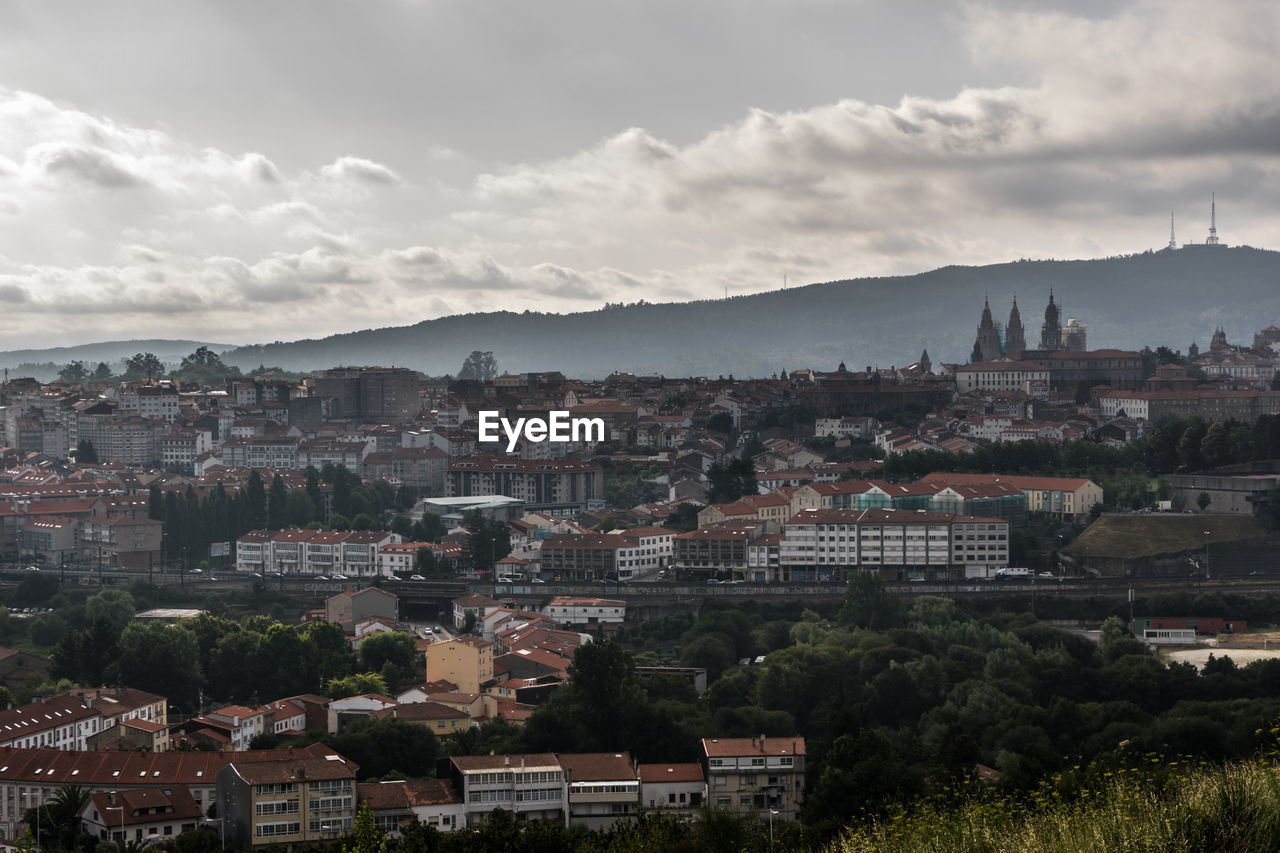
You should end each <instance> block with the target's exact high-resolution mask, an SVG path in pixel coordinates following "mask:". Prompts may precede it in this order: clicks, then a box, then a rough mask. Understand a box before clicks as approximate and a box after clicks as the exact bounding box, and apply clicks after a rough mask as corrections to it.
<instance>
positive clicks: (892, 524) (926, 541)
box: [778, 509, 1009, 581]
mask: <svg viewBox="0 0 1280 853" xmlns="http://www.w3.org/2000/svg"><path fill="white" fill-rule="evenodd" d="M779 564H780V565H779V572H780V573H781V575H782V577H781V578H778V579H779V580H784V581H785V580H797V579H813V578H815V577H816V579H820V580H821V579H839V578H841V577H843V575H844V574H845V573H846V572H847V570H850V569H862V570H874V571H877V572H879V574H880V575H881V577H883V578H885V579H887V580H908V579H910V578H926V577H930V576H935V577H948V576H950V575H952V574H956V575H958V576H959V577H975V576H988V575H991V574H993V573H994V572H995V571H996V570H997V569H1000V568H1003V567H1005V566H1007V565H1008V564H1009V522H1007V521H1005V520H1003V519H998V518H973V517H970V516H957V515H952V514H951V513H941V512H926V511H923V510H916V511H914V512H913V511H907V510H885V509H865V510H853V509H826V510H822V509H819V510H813V509H810V510H803V511H801V512H799V513H797V514H796V515H795V516H794V517H792V519H791V521H789V522H788V523H787V528H786V531H785V533H784V535H783V538H782V542H781V544H780V546H779Z"/></svg>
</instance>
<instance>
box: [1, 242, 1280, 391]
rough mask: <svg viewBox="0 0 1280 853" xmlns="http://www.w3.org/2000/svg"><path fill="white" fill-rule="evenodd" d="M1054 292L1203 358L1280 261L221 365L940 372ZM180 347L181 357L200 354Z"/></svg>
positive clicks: (566, 320)
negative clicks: (990, 325) (481, 364)
mask: <svg viewBox="0 0 1280 853" xmlns="http://www.w3.org/2000/svg"><path fill="white" fill-rule="evenodd" d="M1051 288H1052V290H1053V293H1054V298H1055V301H1056V302H1057V303H1058V304H1059V306H1060V307H1061V311H1062V320H1063V323H1064V324H1065V322H1066V320H1067V318H1070V317H1075V318H1078V319H1080V320H1082V321H1083V322H1085V323H1086V324H1087V325H1088V329H1089V346H1090V348H1092V349H1098V348H1104V347H1115V348H1125V349H1140V348H1141V347H1143V346H1152V347H1155V346H1160V345H1165V346H1169V347H1172V348H1174V349H1179V350H1185V349H1186V348H1187V346H1188V345H1189V344H1190V343H1191V342H1192V341H1196V342H1198V344H1199V345H1200V347H1201V348H1202V349H1203V348H1205V347H1207V346H1208V343H1209V337H1210V335H1212V333H1213V331H1214V329H1215V328H1216V327H1218V326H1221V327H1222V328H1224V329H1225V330H1226V333H1227V337H1228V339H1229V340H1231V341H1232V342H1243V343H1246V344H1247V343H1249V342H1251V341H1252V338H1253V334H1254V333H1255V332H1257V331H1258V330H1259V329H1261V328H1263V327H1265V326H1268V325H1271V324H1273V323H1275V324H1278V325H1280V253H1278V252H1273V251H1268V250H1261V249H1252V248H1248V247H1236V248H1226V247H1222V248H1203V247H1192V248H1184V249H1180V250H1176V251H1159V252H1146V253H1143V254H1138V255H1130V256H1126V257H1118V258H1106V259H1099V260H1074V261H1052V260H1051V261H1014V262H1010V263H1003V264H993V265H990V266H982V267H956V266H952V267H943V268H940V269H936V270H932V271H930V272H925V273H920V274H918V275H911V276H897V277H880V278H861V279H852V280H844V281H833V282H826V283H822V284H810V285H807V286H803V287H793V288H790V289H786V290H777V291H771V292H768V293H758V294H753V295H749V296H735V297H730V298H729V299H717V300H705V301H699V302H688V303H663V304H648V303H641V304H635V305H627V306H622V307H610V308H605V309H601V310H597V311H588V312H580V313H575V314H542V313H533V312H525V313H514V312H510V311H495V312H491V313H484V314H463V315H454V316H450V317H441V318H439V319H435V320H426V321H423V322H421V323H416V324H414V325H412V326H403V327H391V328H383V329H370V330H366V331H361V332H352V333H347V334H341V335H332V336H329V337H326V338H322V339H319V340H300V341H295V342H292V343H273V344H264V345H257V346H246V347H239V348H235V349H230V350H227V351H225V352H223V359H224V360H225V361H226V362H227V363H228V364H234V365H238V366H239V367H241V368H242V369H244V370H250V369H253V368H255V367H257V366H258V365H260V364H265V365H267V366H279V367H283V368H285V369H287V370H318V369H323V368H326V367H333V366H337V365H374V364H376V365H382V366H396V367H409V368H413V369H415V370H421V371H423V372H425V373H428V374H434V375H440V374H445V373H456V372H457V370H458V368H459V367H460V366H461V365H462V362H463V359H465V358H466V356H467V354H468V353H470V352H471V351H472V350H492V351H493V353H494V356H495V358H496V359H497V360H498V363H499V365H500V366H501V368H502V370H504V371H510V372H523V371H528V370H560V371H563V372H564V373H565V374H566V375H569V376H577V377H581V378H585V379H590V378H598V377H603V376H606V375H608V374H609V373H611V372H613V371H615V370H618V371H627V372H632V373H640V374H650V373H662V374H665V375H667V376H682V375H684V376H688V375H713V376H714V375H729V374H733V375H734V376H737V377H748V376H768V375H770V374H773V373H776V372H777V371H779V370H782V369H786V370H792V369H795V368H803V367H814V368H817V369H831V368H834V367H835V366H836V364H838V363H839V362H841V361H844V362H845V363H846V364H847V365H848V367H849V368H850V369H851V370H854V369H861V368H863V367H866V366H868V365H872V366H880V367H888V366H890V365H905V364H909V363H911V362H914V361H915V360H916V359H918V358H919V357H920V352H921V350H922V349H924V348H926V347H927V348H928V351H929V355H930V358H931V359H932V361H933V363H934V364H935V365H936V364H939V363H942V362H963V361H967V360H968V357H969V353H970V351H971V350H972V348H973V341H974V336H975V334H976V331H977V326H978V321H979V319H980V315H981V312H982V300H983V298H984V297H988V298H989V299H990V301H991V309H992V313H993V315H994V316H995V318H996V319H997V320H998V321H1001V322H1003V321H1006V320H1007V318H1008V315H1009V308H1010V305H1011V303H1012V300H1013V297H1014V296H1015V295H1016V296H1017V298H1018V308H1019V311H1020V313H1021V315H1022V322H1023V325H1024V326H1025V328H1026V337H1027V341H1028V343H1029V345H1034V344H1035V342H1037V341H1039V339H1040V325H1041V323H1042V322H1043V319H1044V308H1045V305H1046V304H1047V303H1048V299H1049V291H1050V289H1051ZM142 343H143V342H130V343H129V344H121V346H122V347H123V348H124V349H129V347H130V346H134V345H135V344H136V345H137V348H135V349H129V352H128V353H127V354H129V355H131V354H133V353H134V352H138V351H153V352H154V351H155V350H148V348H147V347H145V346H142V345H141V344H142ZM175 343H176V342H175ZM187 346H188V347H189V348H186V349H185V352H183V353H182V354H186V353H189V352H191V351H192V350H194V349H195V347H196V346H199V344H197V343H194V342H192V343H189V344H188V345H187ZM209 346H210V347H211V348H213V349H219V348H218V347H217V346H216V345H209ZM74 349H81V348H74ZM50 352H52V351H35V350H30V351H24V353H26V354H25V355H24V357H23V359H22V360H24V361H49V360H55V361H58V360H59V358H57V357H51V356H49V355H48V353H50ZM156 354H157V355H160V353H158V352H157V353H156ZM9 355H10V354H7V353H0V363H8V362H9V361H10V358H9ZM72 357H79V358H84V360H86V361H88V360H89V359H88V358H85V357H84V356H72ZM94 358H98V357H97V356H94ZM161 358H162V359H163V358H164V356H161ZM65 360H70V359H69V358H66V359H65Z"/></svg>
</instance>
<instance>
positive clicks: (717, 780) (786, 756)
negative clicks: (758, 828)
mask: <svg viewBox="0 0 1280 853" xmlns="http://www.w3.org/2000/svg"><path fill="white" fill-rule="evenodd" d="M702 754H703V758H702V764H703V769H704V770H705V771H706V778H707V800H708V802H707V804H708V805H709V806H711V807H712V808H716V809H725V810H728V811H734V812H740V813H748V814H758V815H760V817H762V818H764V819H766V820H767V819H768V818H769V817H770V815H771V813H773V816H775V817H777V818H778V819H779V820H799V819H800V807H801V805H802V804H803V802H804V738H802V737H773V738H764V737H760V738H754V737H753V738H703V739H702Z"/></svg>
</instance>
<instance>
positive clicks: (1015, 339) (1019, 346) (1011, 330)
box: [1004, 296, 1027, 356]
mask: <svg viewBox="0 0 1280 853" xmlns="http://www.w3.org/2000/svg"><path fill="white" fill-rule="evenodd" d="M1026 348H1027V338H1026V334H1025V333H1024V332H1023V330H1022V315H1021V314H1019V313H1018V297H1016V296H1015V297H1013V309H1012V310H1010V311H1009V325H1008V326H1005V329H1004V351H1005V354H1007V355H1010V356H1012V355H1013V354H1015V353H1020V352H1022V351H1023V350H1025V349H1026Z"/></svg>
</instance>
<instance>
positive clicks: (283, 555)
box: [236, 530, 400, 578]
mask: <svg viewBox="0 0 1280 853" xmlns="http://www.w3.org/2000/svg"><path fill="white" fill-rule="evenodd" d="M399 542H400V534H398V533H391V532H388V531H383V530H372V531H361V530H356V531H341V530H279V531H271V530H251V531H249V532H248V533H246V534H244V535H243V536H241V537H240V538H239V539H237V540H236V567H237V568H238V569H239V570H240V571H242V572H257V573H259V574H268V573H271V572H279V573H281V574H284V575H331V574H341V575H343V576H346V577H360V578H371V577H377V576H379V574H381V573H382V572H383V570H384V566H383V561H382V560H381V558H380V553H381V549H382V548H384V547H387V546H390V545H395V544H398V543H399Z"/></svg>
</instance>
